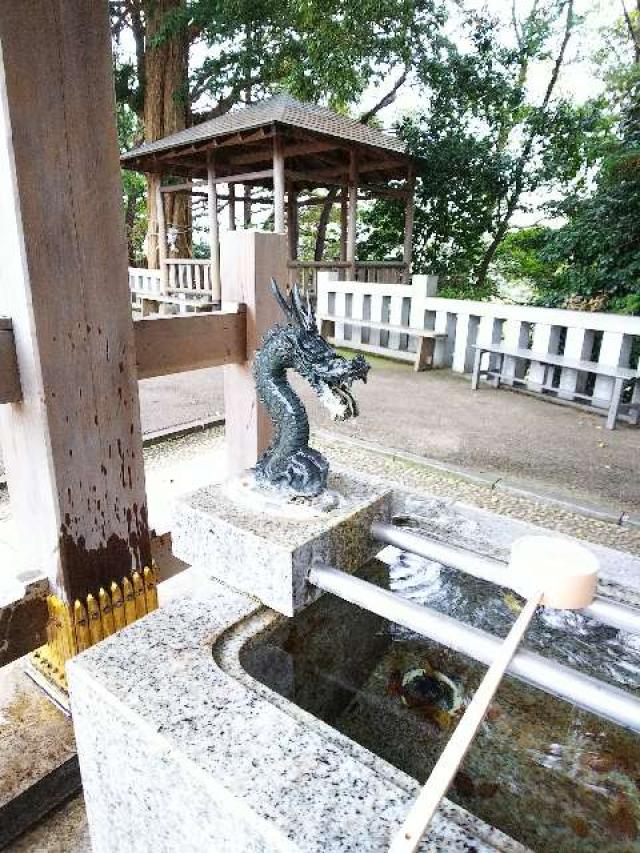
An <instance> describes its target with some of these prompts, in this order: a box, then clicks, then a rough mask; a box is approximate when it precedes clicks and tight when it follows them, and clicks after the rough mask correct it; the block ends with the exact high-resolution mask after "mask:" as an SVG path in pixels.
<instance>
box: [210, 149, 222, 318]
mask: <svg viewBox="0 0 640 853" xmlns="http://www.w3.org/2000/svg"><path fill="white" fill-rule="evenodd" d="M207 175H208V197H209V254H210V258H211V299H212V300H213V302H214V304H216V303H217V304H220V300H221V296H220V231H219V228H220V226H219V223H218V190H217V187H216V165H215V154H214V152H213V151H212V152H210V153H209V155H208V157H207Z"/></svg>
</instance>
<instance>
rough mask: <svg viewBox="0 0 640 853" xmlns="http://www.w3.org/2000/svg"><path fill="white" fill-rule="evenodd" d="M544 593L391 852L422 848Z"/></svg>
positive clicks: (502, 654)
mask: <svg viewBox="0 0 640 853" xmlns="http://www.w3.org/2000/svg"><path fill="white" fill-rule="evenodd" d="M542 596H543V593H542V591H541V592H538V593H536V594H535V595H533V596H531V598H529V599H528V601H527V603H526V604H525V606H524V607H523V608H522V611H521V613H520V615H519V616H518V618H517V619H516V621H515V622H514V623H513V625H512V627H511V630H510V631H509V633H508V634H507V636H506V637H505V639H504V642H503V644H502V646H501V647H500V650H499V651H498V654H497V655H496V657H495V658H494V660H493V663H492V664H491V666H490V667H489V669H488V670H487V671H486V673H485V676H484V678H483V679H482V681H481V682H480V686H479V687H478V689H477V690H476V693H475V695H474V697H473V699H472V700H471V702H470V703H469V705H468V706H467V710H466V711H465V712H464V716H463V717H462V719H461V720H460V722H459V723H458V725H457V726H456V729H455V731H454V733H453V734H452V735H451V737H450V739H449V742H448V743H447V745H446V746H445V748H444V750H443V751H442V753H441V755H440V758H439V759H438V761H437V762H436V764H435V766H434V768H433V770H432V771H431V774H430V776H429V778H428V779H427V781H426V782H425V784H424V786H423V788H422V790H421V791H420V794H419V795H418V797H417V799H416V801H415V803H414V804H413V806H412V807H411V810H410V811H409V814H408V815H407V817H406V818H405V820H404V823H403V824H402V826H401V827H400V830H399V831H398V833H397V834H396V835H395V837H394V838H393V841H392V842H391V847H390V848H389V850H390V853H414V851H415V850H417V849H418V846H419V844H420V841H421V839H422V836H423V835H424V833H425V831H426V829H427V827H428V826H429V823H430V822H431V818H432V817H433V815H434V812H435V811H436V809H437V808H438V805H439V804H440V800H441V799H442V798H443V797H444V795H445V794H446V793H447V790H448V788H449V786H450V785H451V782H452V781H453V777H454V776H455V775H456V773H457V771H458V767H459V766H460V764H461V763H462V761H463V759H464V757H465V755H466V753H467V750H468V749H469V746H470V745H471V742H472V741H473V739H474V737H475V734H476V732H477V731H478V728H479V726H480V723H481V722H482V720H483V718H484V715H485V714H486V712H487V708H488V707H489V705H490V703H491V700H492V699H493V697H494V695H495V693H496V691H497V689H498V687H499V686H500V682H501V681H502V678H503V676H504V673H505V670H506V668H507V667H508V666H509V663H510V661H511V658H512V657H513V656H514V654H515V653H516V651H517V649H518V646H519V645H520V642H521V641H522V638H523V636H524V634H525V631H526V630H527V628H528V627H529V623H530V622H531V619H532V618H533V616H534V614H535V612H536V608H537V607H538V605H539V604H540V602H541V601H542Z"/></svg>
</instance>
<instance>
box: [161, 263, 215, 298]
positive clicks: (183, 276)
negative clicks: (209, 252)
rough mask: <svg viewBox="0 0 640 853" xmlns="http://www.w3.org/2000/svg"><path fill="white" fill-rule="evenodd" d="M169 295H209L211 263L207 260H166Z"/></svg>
mask: <svg viewBox="0 0 640 853" xmlns="http://www.w3.org/2000/svg"><path fill="white" fill-rule="evenodd" d="M166 264H167V270H168V283H167V287H168V290H169V292H170V293H174V292H177V293H211V261H210V260H209V259H208V258H204V259H201V258H167V260H166Z"/></svg>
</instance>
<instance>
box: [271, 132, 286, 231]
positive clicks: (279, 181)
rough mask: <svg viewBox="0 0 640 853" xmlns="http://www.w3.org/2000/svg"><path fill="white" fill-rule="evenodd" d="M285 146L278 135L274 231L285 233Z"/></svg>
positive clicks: (274, 150) (274, 147)
mask: <svg viewBox="0 0 640 853" xmlns="http://www.w3.org/2000/svg"><path fill="white" fill-rule="evenodd" d="M284 180H285V179H284V144H283V140H282V137H281V136H280V135H279V134H277V133H276V135H275V136H274V137H273V230H274V231H275V232H276V233H277V234H281V233H283V232H284Z"/></svg>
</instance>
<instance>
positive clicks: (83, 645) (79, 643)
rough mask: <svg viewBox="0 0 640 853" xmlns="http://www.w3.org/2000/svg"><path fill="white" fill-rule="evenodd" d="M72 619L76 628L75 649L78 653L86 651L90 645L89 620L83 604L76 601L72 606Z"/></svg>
mask: <svg viewBox="0 0 640 853" xmlns="http://www.w3.org/2000/svg"><path fill="white" fill-rule="evenodd" d="M73 618H74V622H75V626H76V648H77V650H78V653H80V652H83V651H84V650H85V649H88V648H89V646H90V645H91V635H90V634H89V619H88V617H87V611H86V608H85V606H84V604H83V603H82V602H81V601H78V600H76V602H75V604H74V605H73Z"/></svg>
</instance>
